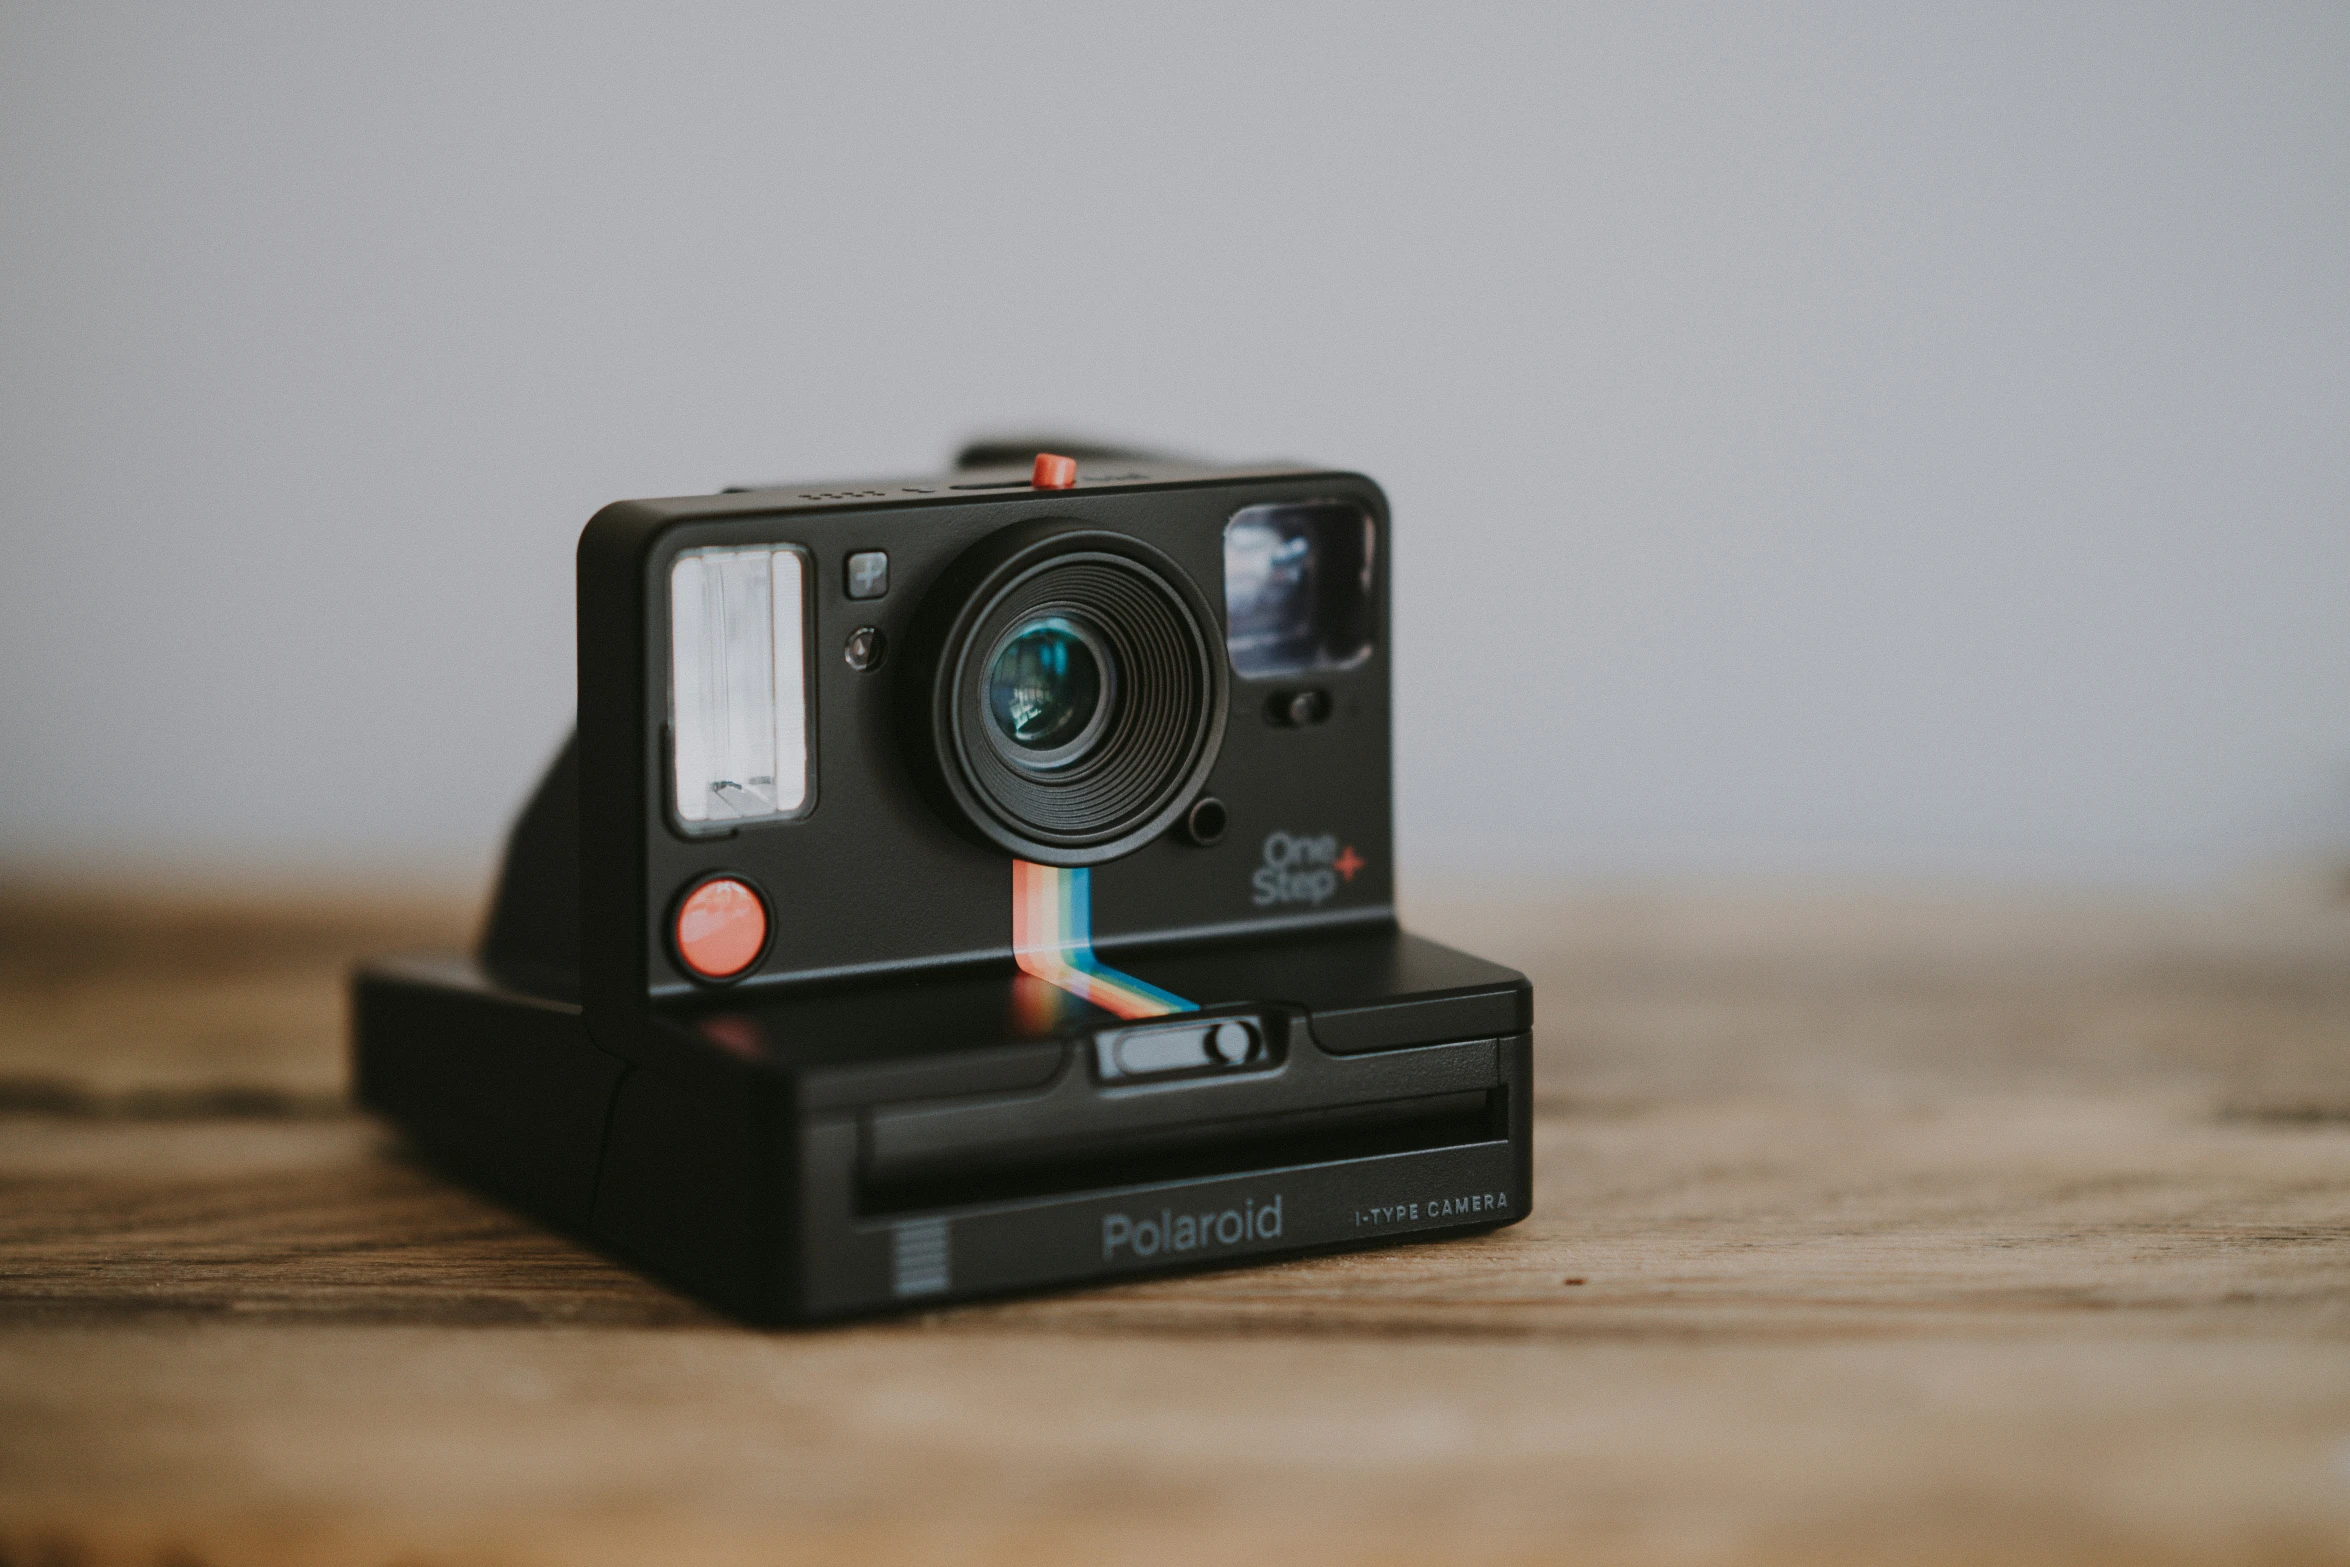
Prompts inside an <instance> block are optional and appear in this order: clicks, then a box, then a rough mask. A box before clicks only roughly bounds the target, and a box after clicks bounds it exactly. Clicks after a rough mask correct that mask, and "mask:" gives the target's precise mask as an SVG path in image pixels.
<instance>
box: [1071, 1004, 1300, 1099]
mask: <svg viewBox="0 0 2350 1567" xmlns="http://www.w3.org/2000/svg"><path fill="white" fill-rule="evenodd" d="M1093 1052H1094V1061H1095V1063H1096V1065H1098V1066H1099V1067H1100V1069H1101V1075H1102V1081H1103V1082H1105V1083H1117V1082H1131V1081H1133V1080H1135V1079H1137V1078H1146V1077H1172V1076H1174V1075H1175V1074H1177V1073H1179V1072H1209V1071H1232V1070H1234V1069H1236V1068H1239V1067H1246V1066H1255V1065H1260V1064H1262V1063H1263V1062H1264V1060H1265V1033H1264V1030H1263V1028H1261V1027H1260V1026H1259V1025H1258V1023H1257V1022H1256V1020H1255V1019H1254V1018H1242V1017H1209V1018H1195V1019H1193V1020H1191V1021H1189V1022H1184V1023H1153V1024H1151V1025H1150V1026H1149V1027H1147V1028H1121V1029H1113V1030H1110V1031H1107V1032H1104V1033H1101V1034H1097V1035H1095V1036H1094V1041H1093Z"/></svg>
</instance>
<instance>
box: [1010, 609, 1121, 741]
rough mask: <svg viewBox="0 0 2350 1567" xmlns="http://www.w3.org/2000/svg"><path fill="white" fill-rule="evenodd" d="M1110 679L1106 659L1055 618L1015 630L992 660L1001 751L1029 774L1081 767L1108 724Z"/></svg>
mask: <svg viewBox="0 0 2350 1567" xmlns="http://www.w3.org/2000/svg"><path fill="white" fill-rule="evenodd" d="M1111 679H1112V676H1111V665H1110V660H1109V656H1108V653H1107V652H1106V650H1104V649H1103V648H1102V646H1101V644H1100V643H1099V641H1098V640H1097V639H1096V638H1095V637H1094V636H1093V635H1092V633H1091V632H1090V631H1089V630H1088V629H1087V628H1086V627H1084V626H1081V625H1079V624H1078V623H1077V622H1075V621H1072V620H1069V619H1067V618H1065V617H1063V616H1059V615H1051V616H1046V617H1042V618H1040V619H1036V620H1031V621H1029V622H1027V623H1026V624H1024V625H1022V626H1019V627H1017V628H1016V629H1015V630H1014V631H1013V632H1012V634H1011V635H1010V636H1008V637H1006V638H1005V639H1004V640H1003V642H1002V643H1001V644H1000V645H999V646H998V647H997V649H996V653H995V656H994V657H993V658H992V659H990V660H988V667H987V715H988V719H989V727H990V729H991V730H992V731H993V738H994V739H995V740H996V741H997V749H998V750H999V751H1001V752H1002V753H1003V755H1004V756H1005V757H1006V759H1007V760H1010V761H1012V762H1014V763H1016V764H1018V765H1020V766H1023V767H1032V768H1034V767H1065V766H1067V765H1068V764H1069V763H1071V762H1074V761H1076V760H1077V759H1078V758H1079V757H1081V756H1083V755H1084V754H1085V753H1086V751H1087V750H1089V749H1090V748H1091V746H1092V744H1093V741H1094V740H1095V739H1096V738H1097V737H1098V736H1099V735H1100V733H1101V731H1102V728H1103V726H1104V723H1105V722H1106V720H1107V718H1108V715H1109V707H1110V702H1109V698H1110V687H1111Z"/></svg>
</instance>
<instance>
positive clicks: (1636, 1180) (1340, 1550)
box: [0, 888, 2350, 1567]
mask: <svg viewBox="0 0 2350 1567" xmlns="http://www.w3.org/2000/svg"><path fill="white" fill-rule="evenodd" d="M1412 912H1413V915H1414V918H1413V921H1412V923H1413V924H1414V925H1415V926H1416V927H1418V928H1421V929H1424V930H1426V931H1428V932H1429V933H1431V934H1435V935H1439V936H1446V937H1449V938H1451V939H1454V940H1456V941H1459V942H1460V943H1461V944H1463V945H1466V946H1469V947H1471V948H1472V949H1474V950H1477V951H1480V952H1484V953H1487V954H1489V955H1492V956H1495V957H1499V958H1503V959H1506V960H1509V961H1512V962H1515V963H1517V964H1519V965H1520V966H1522V967H1524V968H1525V969H1526V970H1527V971H1528V972H1529V973H1531V974H1532V975H1533V976H1534V979H1535V982H1536V987H1537V991H1536V994H1537V1009H1538V1013H1539V1016H1540V1018H1541V1024H1540V1030H1539V1033H1538V1037H1537V1050H1538V1069H1537V1082H1538V1088H1539V1108H1538V1122H1537V1139H1538V1145H1537V1153H1536V1164H1535V1175H1536V1199H1535V1215H1534V1217H1533V1219H1531V1220H1530V1221H1529V1222H1527V1223H1525V1224H1523V1225H1520V1226H1517V1227H1516V1228H1513V1229H1510V1230H1505V1231H1501V1232H1499V1233H1497V1234H1495V1235H1492V1236H1490V1237H1484V1238H1479V1239H1475V1240H1470V1241H1456V1242H1447V1243H1437V1244H1431V1245H1421V1246H1414V1247H1405V1248H1401V1249H1397V1250H1391V1251H1384V1252H1372V1253H1366V1254H1361V1255H1355V1256H1344V1257H1334V1258H1326V1259H1319V1260H1312V1261H1305V1262H1296V1263H1290V1264H1286V1265H1282V1266H1278V1267H1271V1268H1257V1269H1249V1270H1242V1271H1234V1272H1224V1273H1211V1274H1205V1275H1196V1276H1192V1277H1187V1278H1183V1279H1177V1280H1167V1281H1160V1282H1152V1283H1140V1284H1129V1285H1123V1286H1119V1287H1115V1288H1108V1289H1100V1290H1093V1291H1087V1292H1084V1293H1077V1294H1067V1295H1061V1296H1057V1297H1052V1298H1047V1299H1041V1300H1031V1301H1022V1302H1017V1303H1011V1304H1000V1305H988V1306H979V1307H969V1308H959V1309H949V1310H941V1311H937V1312H934V1313H931V1314H928V1315H922V1316H916V1317H912V1318H908V1319H904V1320H900V1321H894V1322H888V1323H881V1324H874V1325H867V1326H858V1327H852V1328H845V1329H829V1330H823V1331H811V1332H796V1333H794V1332H753V1331H748V1330H745V1329H742V1328H738V1327H736V1326H734V1325H732V1324H730V1323H728V1322H726V1321H723V1320H720V1319H718V1318H715V1317H713V1316H711V1315H710V1314H708V1313H706V1312H704V1311H702V1310H700V1309H698V1308H697V1307H695V1306H693V1305H691V1304H689V1303H687V1302H685V1301H682V1300H680V1299H678V1298H677V1297H675V1296H672V1295H670V1294H668V1293H666V1292H664V1291H662V1290H660V1289H658V1288H656V1287H654V1286H653V1285H651V1284H649V1283H647V1282H645V1281H644V1280H642V1279H640V1278H638V1277H636V1276H635V1275H633V1274H631V1273H629V1272H626V1271H624V1270H623V1269H620V1268H618V1267H615V1266H614V1265H612V1264H610V1263H608V1262H606V1261H604V1260H602V1259H601V1258H599V1257H597V1256H595V1255H593V1254H591V1253H588V1252H585V1251H582V1250H580V1249H579V1248H577V1247H576V1246H573V1245H571V1244H569V1243H566V1242H564V1241H561V1240H558V1239H556V1238H554V1237H552V1236H550V1235H547V1234H545V1233H543V1232H541V1231H540V1230H538V1229H536V1228H534V1227H533V1226H531V1225H529V1224H527V1223H525V1222H522V1221H520V1220H518V1219H516V1218H514V1217H512V1216H511V1215H509V1214H507V1213H505V1212H503V1211H501V1210H500V1209H498V1208H496V1207H494V1206H492V1205H490V1204H488V1203H485V1202H482V1201H480V1200H478V1199H476V1198H474V1197H471V1196H469V1195H467V1194H466V1193H464V1192H462V1191H459V1190H457V1189H456V1188H454V1187H452V1186H450V1185H448V1184H446V1183H445V1182H443V1181H441V1180H440V1179H438V1178H437V1177H435V1176H434V1175H433V1174H432V1173H430V1172H429V1171H427V1170H425V1169H423V1168H420V1167H418V1166H417V1165H416V1164H414V1163H412V1162H410V1161H409V1160H408V1159H407V1158H405V1157H404V1156H403V1155H402V1153H401V1151H400V1149H399V1147H398V1145H397V1143H396V1142H395V1141H394V1140H393V1139H392V1138H391V1137H390V1136H388V1135H387V1134H386V1133H385V1132H384V1131H383V1130H382V1129H381V1128H380V1127H378V1126H376V1125H375V1124H373V1123H372V1122H370V1121H368V1120H366V1119H364V1118H362V1117H359V1116H356V1115H354V1114H353V1113H351V1112H350V1110H349V1109H348V1108H347V1107H346V1105H345V1103H344V1100H343V1076H344V1070H343V1056H342V1050H343V1043H342V1001H341V993H340V971H341V969H342V968H343V966H344V965H345V964H346V963H347V962H348V960H349V959H350V958H351V957H352V956H353V955H354V954H357V953H359V952H363V951H367V950H371V949H380V948H383V947H387V946H390V947H397V946H401V945H413V944H417V943H420V942H421V943H429V942H434V941H445V940H451V939H457V940H462V939H463V936H464V934H465V930H466V926H467V925H468V923H469V920H470V913H469V911H468V910H465V909H462V908H452V907H447V906H439V905H433V904H429V903H408V904H402V903H398V902H392V901H379V902H369V901H365V900H350V899H329V898H311V899H307V900H305V899H299V898H286V899H279V900H275V901H268V900H251V899H249V900H247V901H243V902H236V901H224V900H220V899H201V898H183V899H180V900H178V901H164V900H155V899H146V900H132V899H104V898H95V897H88V896H84V897H79V898H66V897H61V896H56V895H47V894H42V893H39V892H37V891H22V890H20V891H18V892H17V893H14V894H11V895H7V896H5V897H0V1564H6V1567H28V1564H35V1563H42V1564H46V1563H58V1564H77V1567H79V1564H91V1567H96V1564H103V1563H113V1562H124V1563H141V1564H164V1563H170V1564H179V1567H189V1564H194V1563H213V1564H219V1563H229V1562H264V1563H294V1562H301V1563H309V1562H321V1563H323V1562H370V1563H384V1564H391V1563H405V1564H420V1563H477V1562H478V1563H490V1562H528V1563H577V1562H585V1563H606V1562H611V1563H621V1562H629V1563H635V1562H646V1561H662V1562H698V1561H711V1562H729V1563H731V1562H743V1563H749V1562H754V1561H755V1562H779V1561H785V1562H788V1561H799V1560H809V1561H817V1560H823V1561H839V1560H855V1559H864V1558H869V1557H910V1558H914V1559H919V1560H925V1561H945V1562H1015V1561H1016V1562H1061V1561H1066V1562H1077V1561H1085V1562H1093V1561H1110V1560H1117V1561H1138V1562H1187V1563H1188V1562H1202V1561H1214V1560H1252V1561H1261V1560H1278V1561H1281V1562H1284V1563H1294V1562H1298V1561H1320V1560H1349V1561H1382V1562H1383V1561H1395V1562H1405V1561H1413V1562H1417V1561H1428V1560H1435V1559H1443V1560H1448V1561H1451V1560H1576V1561H1594V1562H1599V1561H1624V1562H1659V1563H1710V1562H1732V1561H1738V1562H1790V1563H1792V1562H1805V1563H1812V1562H1835V1561H1871V1562H1882V1561H1895V1560H1898V1561H1905V1562H1927V1563H1942V1562H1948V1563H1970V1564H1972V1563H1983V1562H1991V1561H1997V1562H2003V1563H2004V1562H2075V1561H2082V1562H2086V1561H2122V1560H2129V1561H2138V1562H2154V1563H2162V1562H2173V1561H2176V1562H2187V1561H2196V1562H2205V1561H2219V1562H2304V1561H2306V1562H2332V1563H2340V1562H2344V1561H2350V905H2345V904H2344V903H2342V902H2340V901H2337V900H2334V899H2333V898H2331V897H2330V896H2327V895H2321V894H2320V893H2318V892H2316V891H2305V892H2302V893H2298V894H2295V893H2290V892H2274V893H2270V894H2267V895H2263V896H2259V897H2254V896H2251V895H2242V896H2237V897H2234V898H2220V897H2216V896H2215V897H2213V898H2210V899H2208V900H2203V901H2200V902H2188V903H2180V902H2172V903H2159V902H2155V901H2152V900H2121V899H2111V898H2108V899H2078V900H2071V901H2066V900H2061V899H2051V898H2014V897H1994V896H1990V895H1983V896H1976V897H1955V896H1947V897H1927V896H1919V897H1913V898H1905V897H1900V896H1895V895H1892V894H1886V893H1862V892H1836V891H1827V890H1823V891H1813V892H1809V893H1805V892H1788V891H1784V890H1780V891H1751V892H1744V893H1739V892H1719V891H1707V890H1705V889H1703V888H1693V889H1685V890H1674V889H1656V890H1648V891H1627V892H1619V893H1612V894H1611V893H1596V892H1585V893H1582V894H1579V895H1578V894H1572V893H1563V892H1546V891H1545V890H1543V889H1540V888H1521V889H1516V890H1512V889H1506V888H1464V889H1456V890H1455V891H1454V892H1453V894H1452V895H1450V896H1438V895H1435V894H1428V895H1425V896H1422V897H1420V898H1418V899H1417V900H1416V901H1415V902H1414V904H1413V906H1412Z"/></svg>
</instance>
